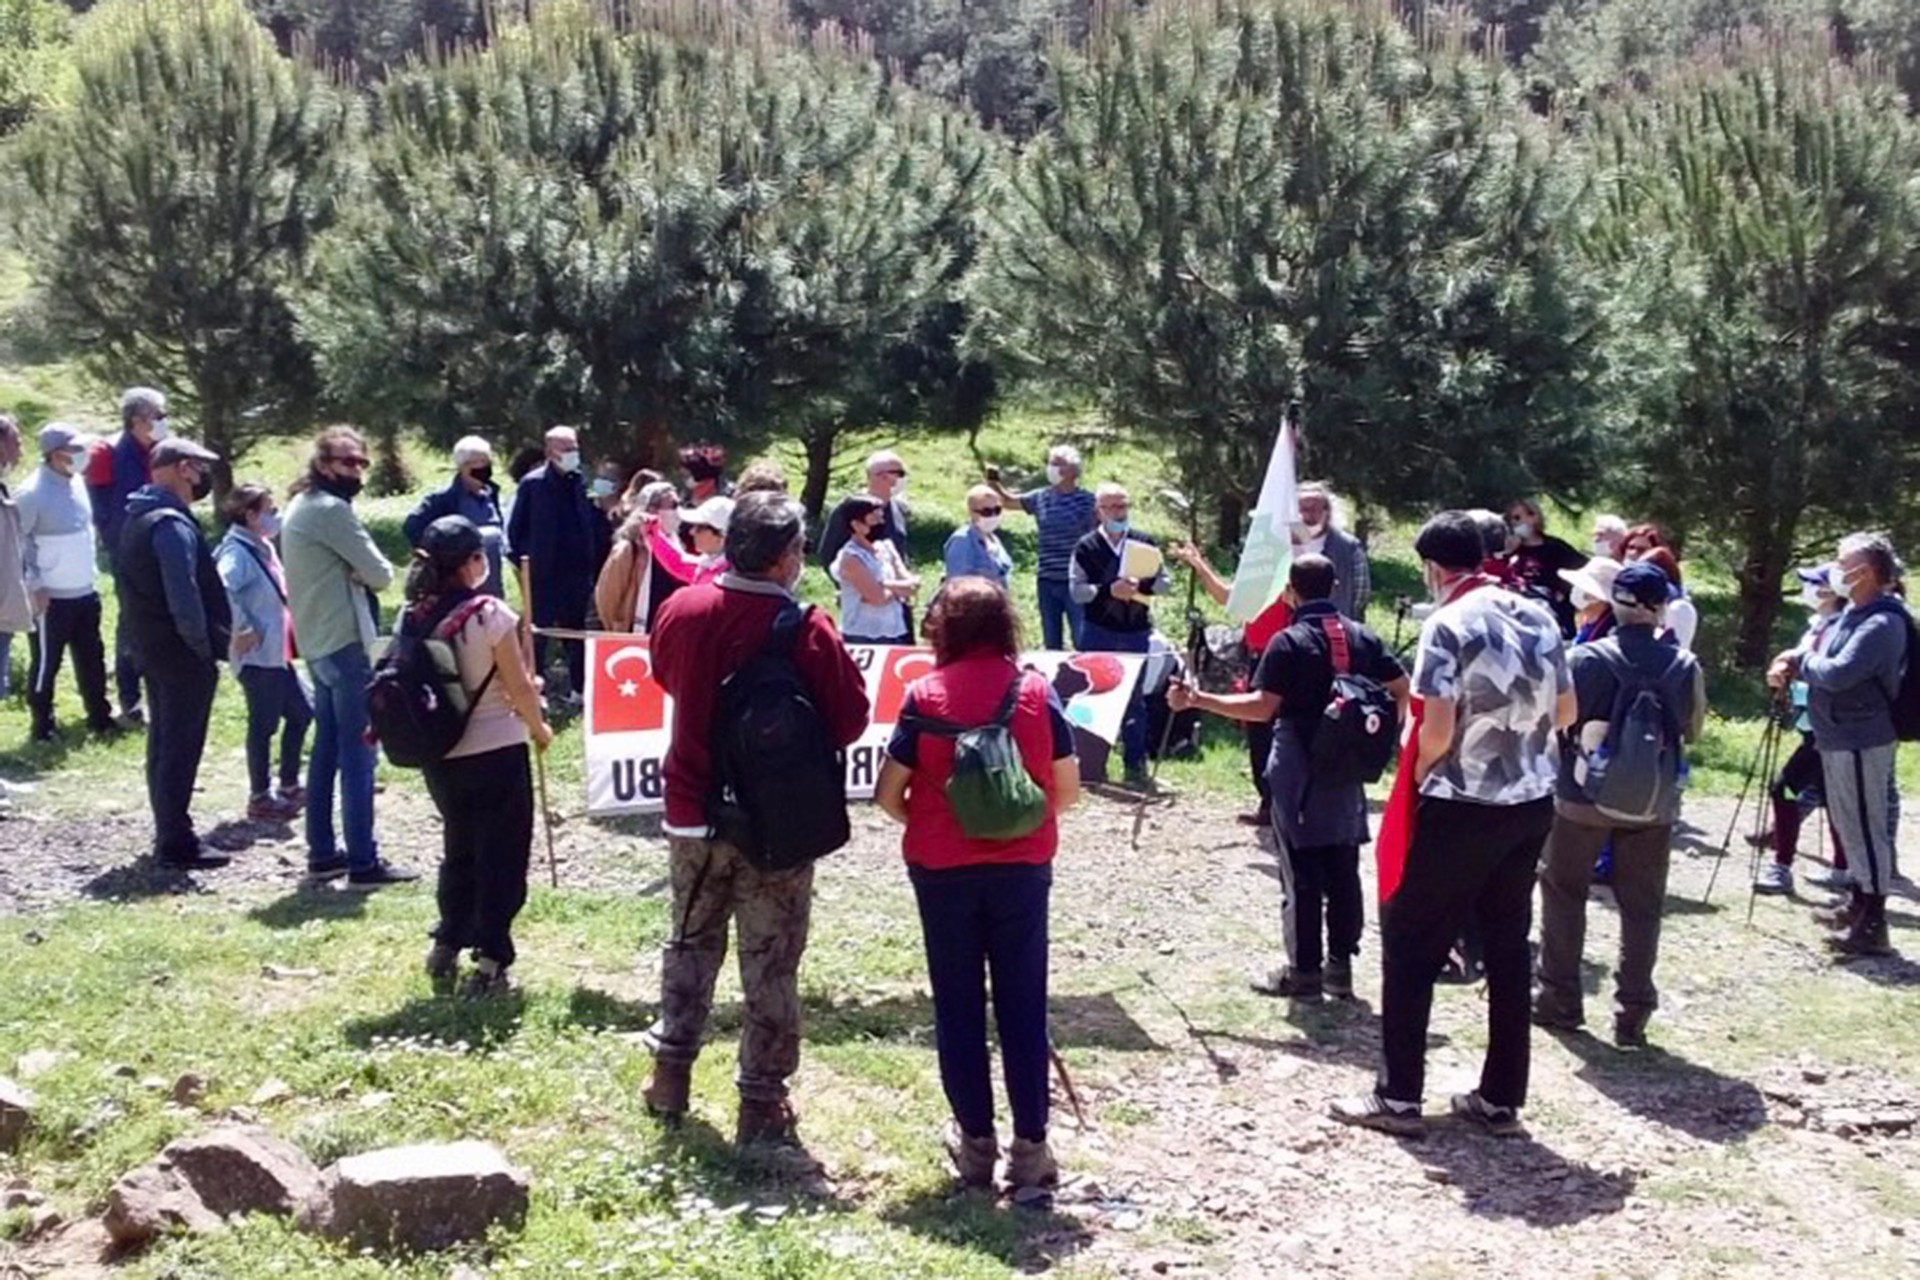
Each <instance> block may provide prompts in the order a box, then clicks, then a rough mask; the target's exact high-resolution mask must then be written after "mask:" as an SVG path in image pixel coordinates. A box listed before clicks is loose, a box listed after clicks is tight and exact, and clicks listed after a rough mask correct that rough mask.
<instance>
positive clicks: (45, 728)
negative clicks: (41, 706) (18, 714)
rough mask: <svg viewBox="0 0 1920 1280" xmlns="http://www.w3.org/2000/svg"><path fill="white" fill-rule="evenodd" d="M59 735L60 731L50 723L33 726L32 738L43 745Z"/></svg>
mask: <svg viewBox="0 0 1920 1280" xmlns="http://www.w3.org/2000/svg"><path fill="white" fill-rule="evenodd" d="M59 737H60V731H59V730H58V729H56V728H54V727H53V726H52V725H50V724H37V725H35V726H34V727H33V740H34V741H35V742H37V743H40V744H41V745H43V746H44V745H45V744H47V743H49V742H53V741H55V740H56V739H58V738H59Z"/></svg>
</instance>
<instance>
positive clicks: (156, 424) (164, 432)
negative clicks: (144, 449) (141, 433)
mask: <svg viewBox="0 0 1920 1280" xmlns="http://www.w3.org/2000/svg"><path fill="white" fill-rule="evenodd" d="M150 430H151V431H152V435H151V436H149V437H148V438H149V439H151V440H152V441H153V443H155V444H159V443H160V442H161V441H162V440H165V439H166V438H167V437H168V436H170V435H172V434H173V428H172V427H169V426H168V425H167V420H166V419H165V418H155V419H154V420H153V426H152V427H151V428H150Z"/></svg>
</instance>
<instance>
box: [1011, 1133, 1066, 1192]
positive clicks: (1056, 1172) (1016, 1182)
mask: <svg viewBox="0 0 1920 1280" xmlns="http://www.w3.org/2000/svg"><path fill="white" fill-rule="evenodd" d="M1059 1184H1060V1162H1059V1161H1058V1160H1055V1159H1054V1158H1053V1148H1052V1147H1050V1146H1048V1145H1047V1140H1046V1139H1045V1138H1042V1139H1040V1141H1038V1142H1028V1141H1027V1140H1026V1139H1025V1138H1015V1139H1014V1140H1013V1146H1012V1147H1011V1148H1010V1149H1009V1150H1008V1151H1007V1185H1008V1186H1010V1187H1012V1188H1013V1189H1014V1190H1015V1191H1026V1190H1028V1189H1030V1188H1035V1187H1054V1186H1058V1185H1059Z"/></svg>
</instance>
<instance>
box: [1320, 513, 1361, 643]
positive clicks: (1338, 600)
mask: <svg viewBox="0 0 1920 1280" xmlns="http://www.w3.org/2000/svg"><path fill="white" fill-rule="evenodd" d="M1320 554H1321V555H1323V556H1325V557H1326V558H1327V559H1329V560H1331V561H1333V576H1334V587H1333V603H1334V605H1335V606H1336V607H1337V608H1338V609H1339V610H1340V616H1341V617H1343V618H1352V619H1353V620H1354V621H1355V622H1365V621H1366V620H1367V604H1368V602H1369V601H1371V600H1372V599H1373V569H1372V567H1371V566H1370V565H1368V563H1367V549H1366V548H1365V547H1363V546H1361V545H1360V539H1358V538H1356V537H1354V536H1353V535H1352V534H1350V533H1348V532H1347V531H1346V530H1344V529H1335V528H1333V527H1332V526H1331V525H1329V526H1328V527H1327V544H1326V546H1325V547H1324V548H1322V550H1321V552H1320Z"/></svg>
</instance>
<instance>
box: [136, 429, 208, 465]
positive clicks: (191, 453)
mask: <svg viewBox="0 0 1920 1280" xmlns="http://www.w3.org/2000/svg"><path fill="white" fill-rule="evenodd" d="M218 461H220V455H219V454H217V453H215V452H214V451H213V450H211V449H209V448H207V447H205V446H204V445H198V444H195V443H194V442H193V441H191V440H187V439H183V438H182V437H180V436H168V437H167V438H166V439H165V440H162V441H161V442H160V443H159V444H156V445H155V446H153V452H152V453H150V454H148V455H147V465H148V466H150V467H171V466H173V465H174V464H175V463H177V462H218Z"/></svg>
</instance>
